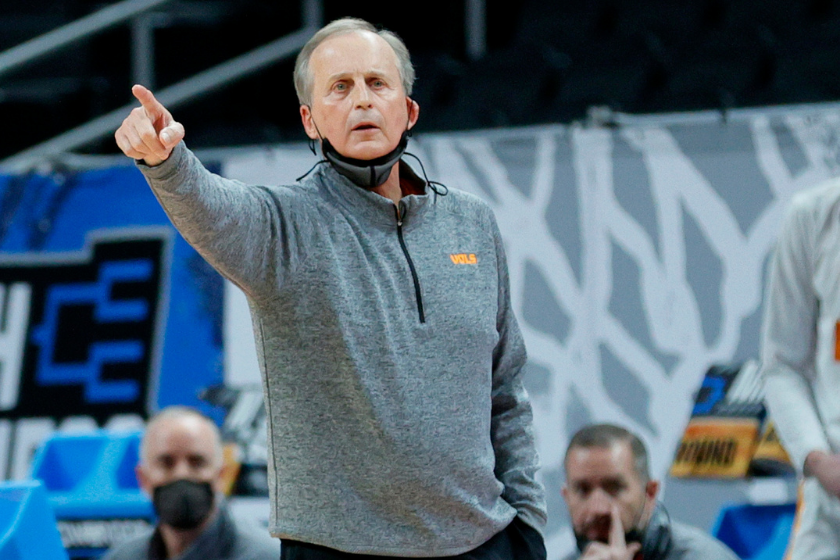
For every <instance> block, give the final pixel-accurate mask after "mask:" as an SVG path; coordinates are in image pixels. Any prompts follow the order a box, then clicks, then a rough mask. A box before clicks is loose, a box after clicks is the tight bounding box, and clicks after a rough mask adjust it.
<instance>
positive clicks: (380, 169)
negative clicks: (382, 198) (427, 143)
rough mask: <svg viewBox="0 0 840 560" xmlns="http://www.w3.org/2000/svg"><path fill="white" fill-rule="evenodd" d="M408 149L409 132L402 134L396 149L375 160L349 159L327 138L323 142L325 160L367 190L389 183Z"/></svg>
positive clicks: (322, 148)
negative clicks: (396, 164) (395, 165)
mask: <svg viewBox="0 0 840 560" xmlns="http://www.w3.org/2000/svg"><path fill="white" fill-rule="evenodd" d="M406 148H408V130H406V131H405V132H403V133H402V136H401V137H400V143H399V144H397V147H396V148H394V149H393V150H391V151H390V152H388V153H387V154H385V155H384V156H379V157H378V158H375V159H356V158H349V157H346V156H343V155H341V154H339V153H338V152H337V151H336V149H335V148H333V145H332V144H330V141H329V140H327V139H326V138H324V139H323V140H322V141H321V150H322V151H323V152H324V158H325V159H326V160H327V161H328V162H329V163H330V164H331V165H332V166H333V168H335V170H336V171H338V172H339V173H341V174H342V175H344V176H345V177H347V178H348V179H350V180H351V181H353V183H355V184H356V185H358V186H360V187H362V188H365V189H373V188H376V187H378V186H379V185H381V184H383V183H384V182H385V181H387V180H388V177H390V175H391V169H393V167H394V164H395V163H397V162H398V161H399V160H400V158H401V157H402V156H403V154H404V153H405V150H406Z"/></svg>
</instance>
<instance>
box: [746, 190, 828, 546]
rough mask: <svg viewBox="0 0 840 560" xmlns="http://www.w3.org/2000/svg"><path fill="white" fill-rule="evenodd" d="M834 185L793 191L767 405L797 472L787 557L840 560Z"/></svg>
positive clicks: (767, 327) (776, 290)
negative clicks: (798, 478) (798, 483)
mask: <svg viewBox="0 0 840 560" xmlns="http://www.w3.org/2000/svg"><path fill="white" fill-rule="evenodd" d="M838 212H840V183H838V181H837V180H833V181H830V182H828V183H825V184H823V185H819V186H817V187H814V188H812V189H809V190H807V191H804V192H802V193H799V194H797V195H796V196H795V197H794V199H793V201H792V203H791V207H790V210H789V211H788V214H787V217H786V219H785V221H784V224H783V225H782V229H781V232H780V234H779V238H778V242H777V245H776V251H775V255H774V258H773V264H772V268H771V271H770V277H769V280H768V287H767V290H766V294H767V302H766V306H765V310H764V323H763V325H762V348H761V362H762V366H761V373H762V377H763V379H764V391H765V401H766V403H767V405H768V407H769V410H770V415H771V416H772V418H773V422H774V423H775V426H776V429H777V431H778V433H779V437H780V439H781V440H782V443H783V444H784V446H785V448H786V449H787V451H788V454H789V455H790V458H791V461H792V462H793V465H794V467H795V468H796V470H797V472H798V473H800V474H802V475H804V476H805V478H804V481H803V483H802V487H801V492H800V501H799V505H798V508H797V521H796V523H795V530H794V534H793V537H792V540H791V546H790V555H789V558H790V559H791V560H802V559H805V558H807V559H808V560H824V559H829V558H831V559H834V560H836V559H839V558H840V499H838V498H840V454H838V451H840V398H838V395H837V388H838V386H840V385H838V380H840V336H838V332H840V327H838V325H840V282H839V281H838V272H840V229H839V228H838V226H840V222H838Z"/></svg>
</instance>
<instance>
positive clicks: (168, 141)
mask: <svg viewBox="0 0 840 560" xmlns="http://www.w3.org/2000/svg"><path fill="white" fill-rule="evenodd" d="M132 92H133V93H134V95H135V97H137V99H138V101H140V103H141V106H140V107H138V108H136V109H134V110H132V112H131V114H129V116H128V117H127V118H126V119H125V121H123V124H122V125H121V126H120V128H119V129H118V130H117V132H116V134H115V138H116V141H117V145H118V146H119V147H120V149H122V151H123V152H124V153H125V154H126V155H127V156H129V157H131V158H134V159H135V161H136V162H137V165H138V167H139V168H140V170H141V171H142V172H143V174H144V175H145V177H146V180H147V181H148V182H149V185H150V186H151V187H152V190H153V192H154V194H155V196H156V197H157V198H158V200H159V201H160V203H161V205H162V206H163V208H164V210H165V211H166V213H167V215H168V216H169V218H170V220H171V221H172V223H173V224H174V225H175V227H176V228H177V229H178V231H179V232H180V233H181V235H183V236H184V238H185V239H186V240H187V241H188V242H189V243H190V244H191V245H192V246H193V247H195V249H196V250H197V251H198V252H199V253H200V254H201V255H202V256H203V257H204V258H205V259H206V260H207V261H208V262H209V263H210V264H211V265H213V267H214V268H216V269H217V270H218V271H219V272H221V273H222V274H223V275H225V276H226V277H227V278H229V279H230V280H231V281H233V282H234V283H235V284H237V285H238V286H239V287H240V288H242V289H243V290H244V291H245V292H246V293H248V294H251V295H254V292H255V291H257V287H258V286H261V285H276V284H277V283H279V282H282V280H283V277H284V275H285V272H286V271H287V270H288V269H289V268H291V267H293V266H294V265H295V260H296V253H295V251H293V250H292V249H291V247H294V246H296V242H297V237H298V229H297V228H296V226H295V224H299V223H301V220H297V219H295V216H294V209H293V208H292V206H293V205H283V204H280V203H279V200H278V196H279V195H278V194H277V192H273V191H270V190H269V189H265V188H261V187H253V186H248V185H245V184H243V183H241V182H239V181H232V180H229V179H224V178H222V177H219V176H218V175H215V174H213V173H210V172H209V171H208V170H207V169H205V168H204V166H203V165H202V164H201V163H200V162H199V161H198V159H197V158H196V157H195V156H194V155H193V154H192V153H191V152H190V151H189V150H188V149H187V148H186V146H185V145H184V144H183V142H182V141H181V140H182V139H183V137H184V127H183V126H182V125H181V124H180V123H178V122H176V121H175V120H174V119H173V118H172V115H171V114H170V113H169V111H167V110H166V109H165V108H164V107H163V105H161V104H160V103H159V102H158V101H157V100H156V99H155V97H154V96H153V95H152V93H151V92H150V91H149V90H147V89H146V88H144V87H142V86H134V88H133V89H132Z"/></svg>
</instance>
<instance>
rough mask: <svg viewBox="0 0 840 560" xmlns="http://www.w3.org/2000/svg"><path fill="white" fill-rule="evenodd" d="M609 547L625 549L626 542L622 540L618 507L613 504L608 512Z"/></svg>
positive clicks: (622, 527) (622, 534)
mask: <svg viewBox="0 0 840 560" xmlns="http://www.w3.org/2000/svg"><path fill="white" fill-rule="evenodd" d="M609 545H610V546H611V547H612V546H615V547H619V548H626V547H627V542H626V541H625V540H624V526H623V525H622V524H621V515H619V513H618V506H617V505H615V504H613V506H612V508H611V510H610V540H609Z"/></svg>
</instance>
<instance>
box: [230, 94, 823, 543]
mask: <svg viewBox="0 0 840 560" xmlns="http://www.w3.org/2000/svg"><path fill="white" fill-rule="evenodd" d="M839 115H840V113H838V111H837V110H836V108H834V107H822V108H818V107H812V108H804V109H803V108H798V109H797V108H790V109H781V110H773V111H769V110H767V111H763V112H762V111H755V112H744V113H736V114H733V115H730V118H729V119H728V120H726V121H724V120H722V118H721V117H720V116H719V115H717V114H711V113H709V114H706V113H703V114H694V115H681V116H677V115H672V116H664V117H648V118H643V117H638V118H627V117H623V118H620V122H621V124H620V125H619V126H617V127H609V128H603V127H585V126H560V125H557V126H543V127H531V128H523V129H504V130H487V131H480V132H471V133H457V134H429V135H422V136H419V137H415V139H414V140H413V141H412V145H411V146H410V151H412V152H413V153H416V154H417V155H418V156H419V157H420V158H421V159H422V161H423V162H424V163H425V167H426V170H427V172H428V174H429V177H430V178H432V179H435V180H438V181H442V182H443V183H445V184H446V185H448V186H449V187H452V188H458V189H463V190H466V191H469V192H472V193H474V194H477V195H478V196H481V197H482V198H484V199H485V200H486V201H487V202H488V203H489V204H490V205H491V206H492V207H493V210H494V211H495V213H496V217H497V219H498V221H499V226H500V228H501V231H502V233H503V235H504V236H505V240H506V247H507V251H508V260H509V265H510V272H511V282H512V293H513V301H514V305H515V309H516V312H517V316H518V318H519V322H520V325H521V327H522V330H523V333H524V335H525V338H526V343H527V346H528V352H529V356H530V362H529V365H528V370H527V373H526V384H527V387H528V389H529V391H530V393H531V395H532V399H533V404H534V411H535V422H536V430H537V437H538V447H539V452H540V454H541V457H542V462H543V470H542V475H541V476H542V479H543V481H544V482H545V484H546V487H547V490H548V495H549V508H550V511H549V514H550V522H549V526H548V531H547V544H548V549H549V558H551V559H555V558H558V557H559V556H560V555H561V554H562V553H564V552H565V551H567V550H569V549H571V547H572V546H573V540H572V537H571V533H570V530H569V526H568V517H567V515H566V510H565V506H564V504H563V501H562V498H561V496H560V487H561V486H562V484H563V471H562V456H563V452H564V450H565V445H566V442H567V440H568V436H569V435H570V434H571V433H572V432H574V431H575V430H576V429H577V428H579V427H580V426H581V425H582V424H584V423H586V422H589V421H610V422H616V423H620V424H623V425H626V426H628V427H629V428H631V429H632V430H634V431H636V432H638V433H639V434H640V435H641V436H642V437H643V439H644V440H645V441H646V443H647V445H648V447H649V449H650V452H651V459H652V461H651V465H652V470H653V472H654V475H655V476H657V477H661V478H663V479H664V481H665V486H664V500H665V503H666V505H667V506H668V507H669V509H670V510H671V513H672V516H674V517H676V518H680V519H682V520H685V521H687V522H690V523H694V524H696V525H698V526H700V527H703V528H707V529H708V528H711V525H712V523H713V521H714V518H715V515H716V513H717V511H718V510H719V508H720V507H721V505H723V504H724V503H725V502H741V501H745V500H764V501H768V500H770V501H772V500H780V501H785V500H788V499H793V494H794V489H793V488H792V486H793V484H794V483H793V482H790V481H782V482H779V481H776V482H769V483H768V482H752V483H750V482H709V481H681V480H673V479H667V471H668V468H669V466H670V462H671V459H672V457H673V453H674V449H675V446H676V445H677V442H678V440H679V438H680V436H681V434H682V431H683V429H684V428H685V425H686V423H687V421H688V418H689V416H690V412H691V408H692V399H693V394H694V392H695V391H696V390H697V388H698V387H699V384H700V382H701V380H702V377H703V374H704V373H705V371H706V369H707V368H708V367H709V366H710V365H711V364H715V363H727V362H732V361H741V360H746V359H751V358H756V357H757V356H758V345H759V331H760V324H761V312H762V300H763V286H764V280H765V275H766V270H767V264H768V257H769V255H770V253H771V250H772V246H773V243H774V239H775V235H776V232H777V229H778V227H779V224H780V220H781V218H782V216H783V214H784V212H785V210H786V207H787V204H788V201H789V199H790V197H791V195H792V194H793V193H795V192H796V191H798V190H800V189H802V188H806V187H809V186H812V185H815V184H817V183H820V182H822V181H825V180H827V179H829V178H831V177H833V176H837V175H840V116H839ZM315 161H316V158H315V157H314V156H313V155H312V154H311V153H310V152H309V151H308V149H307V148H306V147H305V146H304V145H303V144H301V145H293V146H281V147H277V148H272V149H265V150H253V151H244V152H241V153H238V154H237V155H235V156H233V157H231V158H229V159H228V160H227V161H226V162H224V166H223V174H224V175H226V176H228V177H232V178H236V179H241V180H243V181H246V182H249V183H258V184H282V183H291V182H293V181H294V178H295V177H297V176H299V175H301V174H303V173H304V172H305V171H306V170H307V169H309V167H311V166H312V164H313V163H314V162H315ZM226 305H227V310H226V313H227V320H226V333H227V335H226V341H225V345H226V353H227V354H226V365H227V379H228V381H229V382H230V383H233V384H237V383H246V382H253V381H255V380H256V379H257V377H256V376H257V374H256V360H255V358H254V357H253V355H252V354H253V349H252V342H251V340H252V339H251V334H250V324H249V322H248V319H247V309H246V307H245V303H244V297H243V296H242V295H241V294H238V293H237V291H236V289H235V288H232V287H229V289H228V292H227V304H226Z"/></svg>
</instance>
